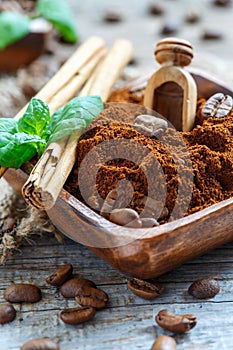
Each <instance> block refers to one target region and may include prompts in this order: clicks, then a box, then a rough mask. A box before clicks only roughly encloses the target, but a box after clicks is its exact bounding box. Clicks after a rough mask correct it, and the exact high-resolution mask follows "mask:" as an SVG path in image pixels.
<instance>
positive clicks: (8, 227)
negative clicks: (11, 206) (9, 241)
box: [1, 217, 17, 235]
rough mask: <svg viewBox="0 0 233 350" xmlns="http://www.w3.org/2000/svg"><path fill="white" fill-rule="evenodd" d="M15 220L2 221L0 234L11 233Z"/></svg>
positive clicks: (9, 218)
mask: <svg viewBox="0 0 233 350" xmlns="http://www.w3.org/2000/svg"><path fill="white" fill-rule="evenodd" d="M16 224H17V222H16V219H14V218H11V217H7V218H5V219H4V220H3V222H2V225H1V234H3V235H4V234H5V233H7V232H11V231H13V230H14V228H15V227H16Z"/></svg>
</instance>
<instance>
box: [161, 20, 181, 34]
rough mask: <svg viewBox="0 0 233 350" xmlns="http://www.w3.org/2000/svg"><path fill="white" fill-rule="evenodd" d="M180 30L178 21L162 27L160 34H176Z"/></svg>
mask: <svg viewBox="0 0 233 350" xmlns="http://www.w3.org/2000/svg"><path fill="white" fill-rule="evenodd" d="M178 31H179V28H178V25H177V24H176V23H167V24H165V25H164V26H163V27H162V28H161V31H160V34H161V35H171V34H176V33H177V32H178Z"/></svg>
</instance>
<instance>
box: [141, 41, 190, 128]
mask: <svg viewBox="0 0 233 350" xmlns="http://www.w3.org/2000/svg"><path fill="white" fill-rule="evenodd" d="M155 57H156V60H157V61H158V62H159V63H160V64H161V65H162V67H161V68H160V69H159V70H158V71H156V72H155V73H154V75H153V76H152V77H151V78H150V80H149V81H148V84H147V87H146V91H145V97H144V105H145V107H148V108H151V109H153V110H155V111H156V112H158V113H160V114H161V115H162V116H163V117H165V118H167V119H168V120H169V121H170V122H171V123H172V124H173V125H174V127H175V128H176V129H177V130H179V131H190V130H191V129H192V128H193V126H194V120H195V113H196V102H197V87H196V83H195V81H194V79H193V77H192V76H191V74H190V73H189V72H188V71H187V70H185V69H184V66H187V65H189V64H190V62H191V60H192V58H193V48H192V45H191V44H190V43H189V42H188V41H186V40H183V39H178V38H166V39H163V40H161V41H159V42H158V44H157V45H156V49H155Z"/></svg>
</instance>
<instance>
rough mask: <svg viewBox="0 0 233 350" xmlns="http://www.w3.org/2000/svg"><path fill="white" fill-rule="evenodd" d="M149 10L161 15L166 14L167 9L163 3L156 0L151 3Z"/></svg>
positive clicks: (153, 13)
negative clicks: (165, 9)
mask: <svg viewBox="0 0 233 350" xmlns="http://www.w3.org/2000/svg"><path fill="white" fill-rule="evenodd" d="M148 12H149V13H150V14H151V15H154V16H161V15H163V14H164V12H165V11H164V7H163V6H162V4H160V3H158V2H157V1H154V2H153V3H151V4H150V5H149V9H148Z"/></svg>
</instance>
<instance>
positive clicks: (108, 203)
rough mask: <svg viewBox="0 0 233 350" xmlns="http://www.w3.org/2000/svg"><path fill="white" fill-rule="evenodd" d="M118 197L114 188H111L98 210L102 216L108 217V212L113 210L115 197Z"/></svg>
mask: <svg viewBox="0 0 233 350" xmlns="http://www.w3.org/2000/svg"><path fill="white" fill-rule="evenodd" d="M117 197H118V192H117V190H116V189H113V190H111V191H110V192H109V193H108V194H107V196H106V198H105V200H104V203H103V205H102V208H101V210H100V215H102V216H104V217H105V218H109V214H110V213H111V211H112V210H113V207H114V205H115V202H116V199H117Z"/></svg>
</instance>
